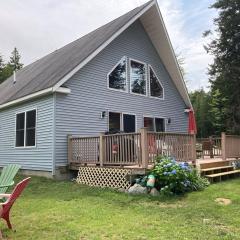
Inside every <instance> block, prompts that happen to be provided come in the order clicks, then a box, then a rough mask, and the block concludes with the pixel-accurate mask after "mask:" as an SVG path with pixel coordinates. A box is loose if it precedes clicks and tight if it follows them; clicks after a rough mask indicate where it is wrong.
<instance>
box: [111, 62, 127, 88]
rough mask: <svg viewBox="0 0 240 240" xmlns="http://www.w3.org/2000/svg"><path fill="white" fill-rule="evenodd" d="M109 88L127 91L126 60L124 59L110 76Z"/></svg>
mask: <svg viewBox="0 0 240 240" xmlns="http://www.w3.org/2000/svg"><path fill="white" fill-rule="evenodd" d="M108 80H109V87H110V88H114V89H119V90H124V91H126V58H125V57H124V58H122V59H121V61H120V62H119V64H118V65H117V66H116V67H115V68H114V70H113V71H112V72H111V73H110V75H109V79H108Z"/></svg>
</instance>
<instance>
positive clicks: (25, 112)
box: [14, 108, 38, 149]
mask: <svg viewBox="0 0 240 240" xmlns="http://www.w3.org/2000/svg"><path fill="white" fill-rule="evenodd" d="M34 110H35V111H36V126H35V145H34V146H26V131H27V129H26V122H27V121H26V119H27V118H26V116H27V112H30V111H34ZM37 112H38V111H37V108H30V109H26V110H23V111H19V112H16V113H15V129H14V131H15V141H14V148H16V149H26V148H27V149H30V148H37V119H38V117H37ZM21 113H24V146H19V147H17V146H16V145H17V131H16V130H17V115H18V114H21Z"/></svg>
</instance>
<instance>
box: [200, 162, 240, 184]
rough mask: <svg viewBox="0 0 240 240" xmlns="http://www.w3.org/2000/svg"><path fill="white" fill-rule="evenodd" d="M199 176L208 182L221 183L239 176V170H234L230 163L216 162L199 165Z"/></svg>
mask: <svg viewBox="0 0 240 240" xmlns="http://www.w3.org/2000/svg"><path fill="white" fill-rule="evenodd" d="M200 171H201V175H202V176H205V177H207V178H208V179H209V181H210V182H216V181H222V180H224V179H228V178H231V177H237V176H240V169H239V170H235V169H234V168H233V166H232V165H231V162H230V161H217V162H211V163H202V164H200Z"/></svg>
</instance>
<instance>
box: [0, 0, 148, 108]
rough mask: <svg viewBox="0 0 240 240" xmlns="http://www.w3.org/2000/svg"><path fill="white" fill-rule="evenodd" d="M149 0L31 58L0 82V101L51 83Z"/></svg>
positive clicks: (56, 81) (5, 100)
mask: <svg viewBox="0 0 240 240" xmlns="http://www.w3.org/2000/svg"><path fill="white" fill-rule="evenodd" d="M151 2H152V1H149V2H147V3H145V4H144V5H142V6H140V7H137V8H135V9H133V10H132V11H130V12H128V13H126V14H124V15H122V16H121V17H119V18H117V19H115V20H113V21H111V22H109V23H107V24H106V25H104V26H102V27H100V28H98V29H96V30H94V31H92V32H90V33H88V34H87V35H85V36H83V37H81V38H79V39H77V40H76V41H74V42H72V43H69V44H68V45H66V46H64V47H62V48H60V49H58V50H56V51H54V52H52V53H50V54H48V55H47V56H45V57H43V58H41V59H39V60H37V61H36V62H33V63H32V64H30V65H28V66H26V67H24V68H23V69H21V70H19V71H18V72H17V73H16V79H17V81H16V83H15V84H13V76H12V77H10V78H8V79H7V80H6V81H4V82H3V83H2V84H1V85H0V105H1V104H4V103H7V102H10V101H13V100H16V99H18V98H21V97H24V96H27V95H29V94H32V93H35V92H38V91H41V90H44V89H47V88H50V87H53V86H54V85H55V84H57V83H58V82H59V81H60V80H61V79H62V78H63V77H64V76H65V75H67V74H68V73H69V72H70V71H71V70H73V69H74V68H75V67H77V66H78V65H79V64H80V63H81V62H83V61H84V60H85V59H86V58H87V57H88V56H89V55H90V54H91V53H93V52H94V51H95V50H96V49H97V48H98V47H100V46H101V45H102V44H103V43H104V42H106V41H107V40H108V39H109V38H110V37H111V36H112V35H113V34H114V33H115V32H117V31H118V30H119V29H120V28H121V27H123V26H124V25H125V24H126V23H127V22H129V21H130V20H131V19H132V18H133V17H134V16H135V15H137V14H138V13H139V12H140V11H142V10H143V9H144V8H145V7H146V6H147V5H148V4H150V3H151Z"/></svg>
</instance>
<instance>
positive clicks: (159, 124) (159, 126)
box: [155, 118, 165, 132]
mask: <svg viewBox="0 0 240 240" xmlns="http://www.w3.org/2000/svg"><path fill="white" fill-rule="evenodd" d="M155 126H156V132H164V131H165V124H164V119H163V118H155Z"/></svg>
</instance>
